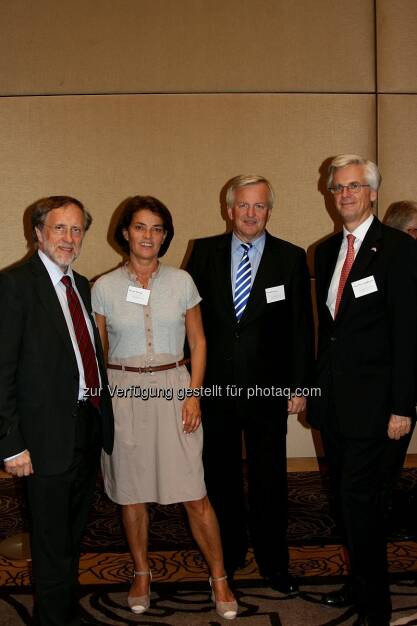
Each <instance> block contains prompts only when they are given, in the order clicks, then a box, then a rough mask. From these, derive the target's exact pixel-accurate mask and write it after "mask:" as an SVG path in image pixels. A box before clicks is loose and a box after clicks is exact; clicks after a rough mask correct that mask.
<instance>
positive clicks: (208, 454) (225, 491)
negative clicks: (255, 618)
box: [203, 415, 288, 576]
mask: <svg viewBox="0 0 417 626" xmlns="http://www.w3.org/2000/svg"><path fill="white" fill-rule="evenodd" d="M286 419H287V416H286V415H285V416H276V417H275V419H274V420H271V421H262V422H260V421H257V420H256V417H254V419H253V421H249V420H247V421H245V422H244V423H240V422H239V421H238V420H237V419H234V417H233V416H232V415H229V416H228V418H227V419H223V420H219V419H210V417H208V418H207V419H206V420H205V421H204V423H203V426H204V453H203V459H204V475H205V481H206V486H207V493H208V496H209V499H210V501H211V503H212V505H213V507H214V510H215V511H216V514H217V518H218V521H219V525H220V532H221V538H222V544H223V552H224V557H225V565H226V569H228V570H234V569H236V568H237V567H239V566H241V565H243V563H244V561H245V556H246V552H247V548H248V536H247V529H248V526H249V530H250V535H251V540H252V545H253V549H254V553H255V558H256V561H257V563H258V566H259V569H260V571H261V573H262V574H263V575H264V576H272V575H273V574H276V573H280V572H282V573H285V572H287V570H288V546H287V500H288V487H287V465H286ZM242 432H243V434H244V437H245V445H246V455H247V465H248V493H249V501H248V507H247V506H246V503H245V498H244V489H243V472H242ZM247 508H248V511H249V513H248V512H247Z"/></svg>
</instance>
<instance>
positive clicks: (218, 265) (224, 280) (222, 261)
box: [213, 233, 235, 319]
mask: <svg viewBox="0 0 417 626" xmlns="http://www.w3.org/2000/svg"><path fill="white" fill-rule="evenodd" d="M231 257H232V234H231V233H227V234H226V235H224V237H222V238H221V239H219V241H218V243H217V249H216V254H215V255H214V259H213V266H214V274H215V277H216V285H217V290H218V295H216V297H218V298H219V302H224V309H225V314H226V315H227V316H228V317H232V318H234V319H235V308H234V306H233V287H232V279H231V262H232V261H231Z"/></svg>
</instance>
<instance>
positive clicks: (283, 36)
mask: <svg viewBox="0 0 417 626" xmlns="http://www.w3.org/2000/svg"><path fill="white" fill-rule="evenodd" d="M0 22H1V24H2V37H1V39H0V77H1V78H0V94H5V95H19V94H68V93H84V94H85V93H90V94H91V93H143V92H165V93H167V92H173V93H176V92H219V91H220V92H231V91H232V92H233V91H241V92H247V91H249V92H250V91H261V92H264V91H265V92H270V91H273V92H274V91H278V92H284V91H301V92H310V91H312V92H370V91H373V90H374V82H375V81H374V46H373V36H374V14H373V0H350V2H349V8H348V10H347V9H346V3H345V1H344V0H316V1H315V2H311V1H307V0H291V2H289V1H288V0H227V2H225V1H224V0H59V1H57V0H36V2H34V1H33V0H2V1H1V3H0Z"/></svg>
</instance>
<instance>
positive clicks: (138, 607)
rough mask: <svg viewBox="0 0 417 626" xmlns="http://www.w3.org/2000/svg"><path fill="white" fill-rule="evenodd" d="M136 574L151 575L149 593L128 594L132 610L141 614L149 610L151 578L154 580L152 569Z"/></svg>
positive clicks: (136, 573)
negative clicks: (139, 594)
mask: <svg viewBox="0 0 417 626" xmlns="http://www.w3.org/2000/svg"><path fill="white" fill-rule="evenodd" d="M135 576H149V587H148V593H147V594H145V595H144V596H129V595H128V596H127V604H128V605H129V608H130V610H131V611H132V612H133V613H136V614H140V613H144V612H145V611H147V610H148V609H149V607H150V604H151V580H152V572H151V570H147V571H144V572H134V577H135Z"/></svg>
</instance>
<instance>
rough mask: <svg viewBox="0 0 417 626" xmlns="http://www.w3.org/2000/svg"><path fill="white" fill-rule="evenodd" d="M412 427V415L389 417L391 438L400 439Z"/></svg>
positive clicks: (389, 435)
mask: <svg viewBox="0 0 417 626" xmlns="http://www.w3.org/2000/svg"><path fill="white" fill-rule="evenodd" d="M410 429H411V417H405V416H403V415H394V413H393V414H392V415H391V417H390V418H389V422H388V437H389V438H390V439H400V438H401V437H404V435H406V434H407V433H409V432H410Z"/></svg>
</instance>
